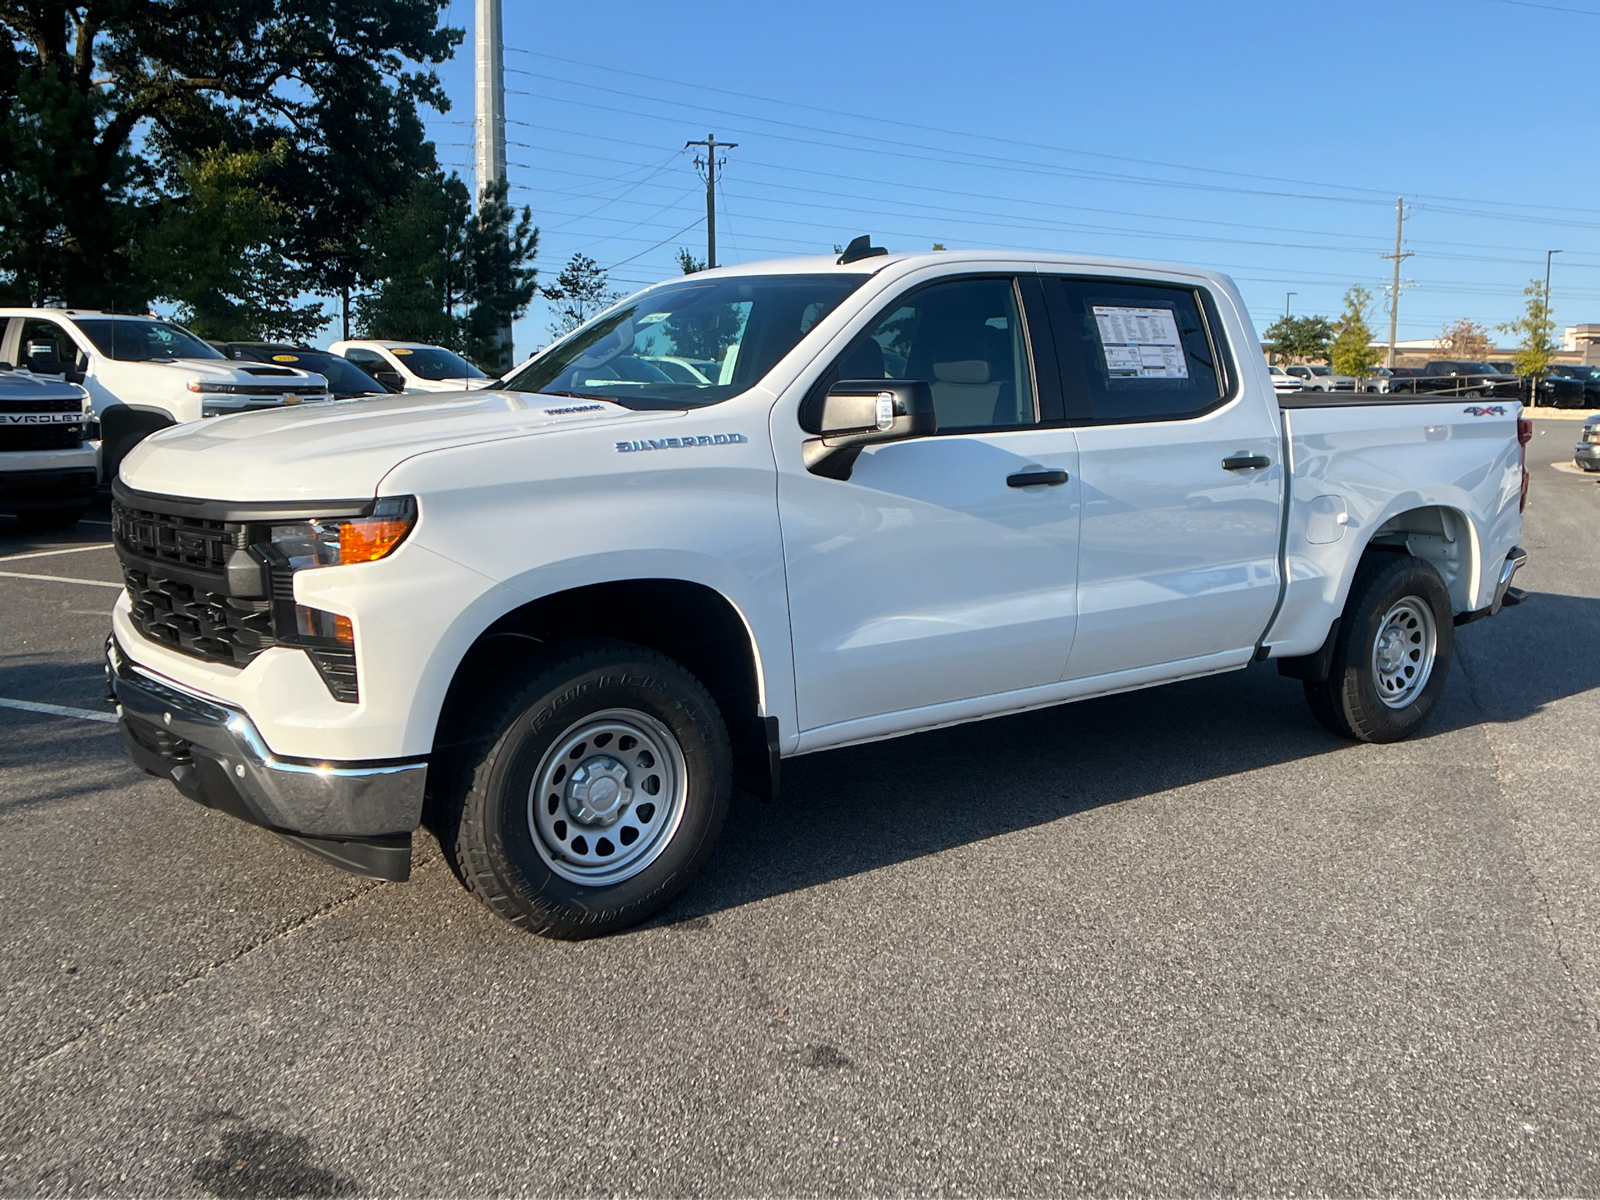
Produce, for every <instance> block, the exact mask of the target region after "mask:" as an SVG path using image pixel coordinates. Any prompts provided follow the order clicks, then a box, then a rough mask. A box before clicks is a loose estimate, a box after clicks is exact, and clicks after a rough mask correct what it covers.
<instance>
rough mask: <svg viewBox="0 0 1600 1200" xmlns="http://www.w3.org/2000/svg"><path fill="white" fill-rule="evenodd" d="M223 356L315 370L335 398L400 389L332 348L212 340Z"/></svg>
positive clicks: (381, 394) (378, 394)
mask: <svg viewBox="0 0 1600 1200" xmlns="http://www.w3.org/2000/svg"><path fill="white" fill-rule="evenodd" d="M211 344H212V345H213V346H215V347H216V348H217V349H218V350H220V351H222V353H223V356H224V357H226V358H231V359H235V360H243V361H247V362H264V363H278V364H281V365H283V366H286V367H297V368H299V369H300V370H302V371H315V372H316V373H317V374H318V375H321V376H322V377H323V378H324V379H326V380H327V381H328V392H329V394H330V395H332V396H333V398H334V399H335V400H349V399H351V398H353V397H355V396H387V395H389V394H390V393H391V392H398V391H400V390H401V389H400V388H398V387H396V388H386V387H384V386H383V384H381V383H379V382H378V381H377V380H376V379H374V378H373V377H372V376H371V375H368V374H367V373H366V372H365V371H363V370H362V369H361V368H360V367H358V366H356V365H355V363H353V362H351V361H350V360H349V359H347V358H341V357H340V356H339V355H337V354H335V353H333V352H332V351H331V350H312V349H310V348H308V347H306V346H285V345H281V344H279V343H277V342H212V343H211Z"/></svg>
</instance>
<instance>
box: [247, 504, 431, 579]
mask: <svg viewBox="0 0 1600 1200" xmlns="http://www.w3.org/2000/svg"><path fill="white" fill-rule="evenodd" d="M416 523H417V502H416V500H415V499H414V498H413V497H411V496H386V497H384V498H383V499H382V500H379V501H378V503H377V506H376V507H375V508H374V509H373V512H372V515H371V516H369V517H338V518H334V519H330V520H322V521H316V520H312V521H297V522H295V523H294V524H293V525H274V526H273V527H272V540H271V545H272V550H273V552H274V554H275V555H276V556H277V557H279V558H280V559H282V560H283V561H285V562H286V563H287V564H288V566H289V568H290V570H293V571H301V570H306V569H308V568H311V567H337V566H342V565H345V564H349V563H364V562H376V561H377V560H378V559H380V558H384V557H386V556H387V555H389V554H390V553H392V552H393V551H394V548H395V547H396V546H398V545H399V544H400V543H401V542H402V541H404V540H405V536H406V534H408V533H410V532H411V527H412V526H413V525H415V524H416Z"/></svg>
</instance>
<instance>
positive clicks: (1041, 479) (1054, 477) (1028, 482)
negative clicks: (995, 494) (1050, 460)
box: [1006, 471, 1068, 487]
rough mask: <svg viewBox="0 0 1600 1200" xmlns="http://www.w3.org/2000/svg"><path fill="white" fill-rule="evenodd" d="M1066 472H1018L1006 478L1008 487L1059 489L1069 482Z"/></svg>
mask: <svg viewBox="0 0 1600 1200" xmlns="http://www.w3.org/2000/svg"><path fill="white" fill-rule="evenodd" d="M1067 478H1068V476H1067V473H1066V472H1065V471H1018V472H1017V473H1016V474H1015V475H1007V476H1006V486H1007V487H1039V486H1040V485H1043V486H1044V487H1059V486H1060V485H1061V484H1063V483H1065V482H1066V481H1067Z"/></svg>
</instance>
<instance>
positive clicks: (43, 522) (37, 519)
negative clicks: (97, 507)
mask: <svg viewBox="0 0 1600 1200" xmlns="http://www.w3.org/2000/svg"><path fill="white" fill-rule="evenodd" d="M88 511H89V506H88V505H87V504H74V505H72V506H71V507H70V508H30V509H28V510H27V511H25V512H19V513H18V514H17V520H19V521H21V522H22V527H23V528H24V529H40V530H44V529H71V528H72V527H73V526H74V525H76V524H77V523H78V522H79V521H80V520H82V519H83V514H84V513H86V512H88Z"/></svg>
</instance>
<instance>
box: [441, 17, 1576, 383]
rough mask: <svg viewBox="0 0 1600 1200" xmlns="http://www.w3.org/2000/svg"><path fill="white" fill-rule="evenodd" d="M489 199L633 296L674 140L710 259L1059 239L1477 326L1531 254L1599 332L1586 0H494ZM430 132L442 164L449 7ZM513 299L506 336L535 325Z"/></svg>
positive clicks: (676, 214)
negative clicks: (708, 190) (713, 149)
mask: <svg viewBox="0 0 1600 1200" xmlns="http://www.w3.org/2000/svg"><path fill="white" fill-rule="evenodd" d="M504 3H505V10H504V12H505V39H506V47H507V52H506V67H507V75H506V86H507V92H508V95H507V99H506V107H507V114H508V117H509V121H510V124H509V126H508V132H507V137H508V141H509V142H510V143H511V145H510V149H509V154H508V157H509V160H510V163H511V166H510V170H509V174H510V181H511V185H512V198H513V200H514V201H515V202H516V203H517V204H519V205H522V204H527V205H529V206H531V207H532V209H533V214H534V220H535V222H536V223H537V224H538V225H539V226H540V228H541V231H542V233H541V244H540V254H539V260H538V261H539V266H540V269H541V278H542V279H545V280H549V279H552V278H553V277H554V275H555V274H556V273H557V272H558V271H559V270H560V268H561V265H562V264H563V263H565V262H566V260H567V259H568V258H569V257H570V256H571V255H572V254H573V253H574V252H578V251H581V252H583V253H585V254H588V255H589V256H590V257H592V258H594V259H596V260H597V261H598V262H599V263H600V264H601V265H602V266H604V267H607V268H610V269H611V271H612V278H613V281H614V284H615V286H616V287H617V288H618V290H621V291H631V290H634V289H636V288H637V287H640V286H642V285H644V284H646V283H651V282H654V281H656V280H659V279H663V278H667V277H669V276H671V275H673V274H675V273H676V272H677V267H676V264H675V261H674V259H675V255H676V250H677V247H679V246H687V247H689V248H690V249H691V250H693V251H694V252H695V253H696V254H697V255H699V254H703V253H704V249H705V230H704V225H703V221H704V206H705V201H704V187H703V185H702V183H701V182H700V180H699V178H698V177H697V175H696V173H695V170H694V167H693V165H692V162H691V158H692V155H690V154H686V153H683V151H682V147H683V144H684V142H685V141H687V140H689V139H695V138H703V137H705V136H706V135H707V134H708V133H714V134H715V135H716V136H717V137H718V138H719V139H725V140H729V141H734V142H738V143H739V146H738V148H737V149H735V150H731V151H729V152H728V164H727V167H726V171H725V175H724V180H725V182H724V183H723V187H722V194H721V195H720V196H719V197H718V218H717V220H718V239H717V240H718V257H719V259H720V261H722V262H724V263H731V262H748V261H754V260H757V259H763V258H771V257H779V256H785V255H790V254H802V253H815V252H819V251H826V250H829V249H831V248H832V247H833V246H834V245H835V244H836V243H844V242H846V241H848V240H849V239H850V238H851V237H853V236H855V235H856V234H858V233H863V232H867V233H871V234H873V235H874V239H875V241H876V242H877V243H878V244H881V245H884V246H887V247H889V248H890V249H892V250H912V249H925V248H927V247H928V246H930V245H931V244H932V243H933V242H935V241H938V242H943V243H945V244H946V245H947V246H950V247H951V248H964V247H996V248H1001V247H1003V248H1008V249H1012V248H1020V249H1039V250H1050V251H1082V252H1085V253H1092V254H1112V255H1124V256H1129V257H1138V258H1151V259H1160V260H1167V261H1173V262H1187V263H1197V264H1202V265H1205V266H1210V267H1215V268H1217V269H1221V270H1225V271H1227V272H1229V273H1230V274H1232V275H1233V276H1234V278H1235V279H1236V280H1238V282H1239V285H1240V287H1241V289H1242V290H1243V293H1244V296H1245V299H1246V301H1247V302H1248V303H1249V305H1250V309H1251V312H1252V315H1253V316H1254V317H1255V319H1256V322H1257V325H1258V327H1261V328H1264V327H1265V326H1266V325H1267V324H1270V323H1271V321H1272V320H1273V319H1275V318H1276V317H1277V316H1278V315H1280V314H1281V313H1282V312H1283V311H1284V305H1285V294H1286V293H1288V292H1294V293H1296V295H1295V296H1294V297H1293V300H1292V302H1291V303H1292V306H1293V311H1294V312H1296V313H1300V314H1304V313H1311V312H1317V313H1324V314H1328V315H1334V314H1336V313H1337V311H1338V309H1339V302H1340V297H1341V296H1342V295H1343V293H1344V291H1345V289H1346V288H1348V287H1349V286H1350V285H1351V284H1358V283H1359V284H1362V285H1364V286H1366V287H1367V288H1369V289H1370V290H1371V291H1372V292H1373V295H1374V297H1375V307H1376V310H1377V311H1375V313H1374V320H1373V324H1374V328H1375V330H1378V331H1379V332H1380V333H1384V334H1386V333H1387V328H1388V316H1387V299H1386V293H1385V291H1384V288H1385V285H1386V284H1387V282H1388V281H1389V279H1390V278H1391V272H1392V267H1391V266H1390V264H1389V263H1388V262H1386V261H1385V260H1384V259H1383V258H1382V257H1381V256H1382V255H1383V254H1384V253H1386V252H1391V251H1392V250H1393V249H1394V234H1395V199H1396V197H1397V196H1401V195H1403V196H1404V197H1405V198H1406V202H1407V205H1408V219H1407V223H1406V246H1405V248H1406V249H1407V250H1409V251H1412V252H1413V253H1414V257H1412V258H1410V259H1408V260H1406V262H1405V265H1404V267H1403V270H1402V278H1403V279H1405V280H1407V281H1408V282H1409V283H1410V284H1411V285H1412V286H1408V287H1406V288H1404V289H1403V291H1402V295H1401V302H1400V336H1401V338H1407V337H1428V336H1432V335H1434V334H1436V333H1437V332H1438V331H1439V330H1440V328H1441V327H1442V326H1443V325H1444V324H1445V323H1446V322H1449V321H1452V320H1455V319H1457V318H1460V317H1468V318H1471V319H1473V320H1476V321H1479V322H1482V323H1483V324H1485V325H1489V326H1493V325H1495V324H1497V323H1498V322H1501V321H1505V320H1508V319H1510V318H1511V317H1512V316H1513V315H1515V313H1516V312H1517V311H1518V310H1519V308H1520V305H1521V297H1522V289H1523V288H1524V287H1525V286H1526V285H1527V282H1528V280H1529V279H1530V278H1533V277H1536V276H1538V277H1542V276H1543V274H1544V268H1545V251H1546V250H1548V249H1555V250H1560V251H1562V253H1561V254H1559V255H1557V256H1556V257H1555V266H1554V271H1553V284H1552V294H1553V297H1554V301H1555V316H1556V320H1557V323H1558V325H1566V324H1574V323H1578V322H1591V321H1592V322H1600V204H1597V203H1596V195H1597V192H1596V188H1597V184H1600V158H1597V156H1596V155H1595V154H1594V152H1593V150H1592V140H1591V139H1590V137H1589V136H1588V134H1589V130H1590V118H1591V115H1592V113H1593V112H1594V106H1595V100H1594V89H1595V86H1596V84H1595V79H1596V70H1595V63H1596V61H1597V60H1596V58H1595V57H1594V55H1595V51H1596V49H1600V0H1550V3H1533V2H1532V0H1449V2H1445V0H1388V2H1386V3H1379V2H1374V0H1341V2H1338V3H1323V2H1298V3H1296V2H1290V3H1283V2H1282V0H1279V2H1277V3H1267V2H1263V0H1235V2H1232V3H1195V2H1193V0H1190V2H1188V3H1184V2H1179V0H1140V2H1139V3H1104V2H1102V3H1087V2H1082V0H1068V2H1060V3H1033V2H1021V0H1017V2H1006V0H990V2H989V3H987V4H983V5H978V4H971V3H968V4H953V3H945V2H943V0H922V2H920V3H902V2H879V3H870V2H869V3H860V2H859V0H858V2H855V3H838V2H836V0H811V2H809V3H806V4H793V3H785V4H773V3H750V2H748V0H747V2H743V3H732V2H725V0H679V2H678V3H675V4H671V5H668V4H663V3H660V2H659V0H657V2H655V3H644V2H640V0H611V2H610V3H606V4H565V5H562V4H531V3H526V2H524V0H504ZM448 20H449V22H450V23H451V24H454V25H457V26H460V27H463V28H464V29H466V31H467V38H466V41H465V42H464V44H463V47H462V51H461V53H460V55H459V56H458V57H457V59H456V60H455V61H453V62H451V63H448V64H446V65H445V67H444V68H443V70H442V72H441V75H442V78H443V79H444V82H445V86H446V90H447V91H448V93H449V95H450V97H451V99H452V102H453V104H454V108H453V110H452V111H451V112H450V113H448V114H446V115H444V116H434V117H433V118H432V119H430V122H429V126H430V130H431V132H432V134H433V136H434V138H435V140H436V141H437V142H438V144H439V152H440V156H441V159H442V160H443V161H444V163H445V164H446V166H447V167H454V168H456V169H458V170H460V171H461V173H462V175H463V177H464V178H467V179H468V180H469V181H470V179H471V172H472V148H471V142H472V60H471V44H472V42H471V39H472V3H471V0H456V2H455V4H454V5H453V7H452V8H451V10H450V12H449V16H448ZM548 320H549V315H548V313H547V312H546V311H545V306H544V305H543V304H542V303H539V304H536V305H535V307H534V309H533V311H531V312H530V313H529V315H528V317H527V318H525V319H524V320H523V321H522V322H520V323H519V324H518V328H517V330H516V340H517V351H518V354H519V356H521V355H525V354H526V353H527V352H528V351H530V350H531V349H533V348H534V347H535V346H538V345H542V344H543V343H544V342H545V341H547V340H548V335H547V334H546V332H545V326H546V324H547V323H548Z"/></svg>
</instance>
